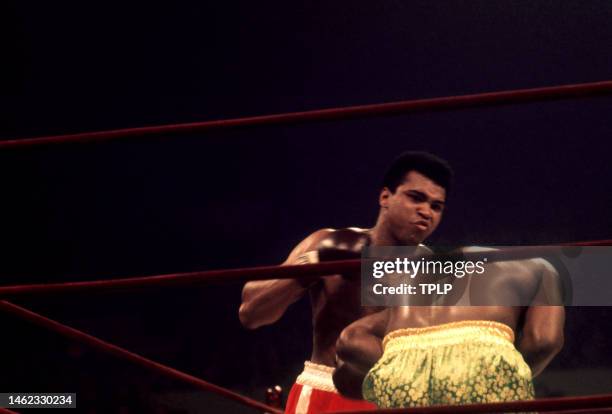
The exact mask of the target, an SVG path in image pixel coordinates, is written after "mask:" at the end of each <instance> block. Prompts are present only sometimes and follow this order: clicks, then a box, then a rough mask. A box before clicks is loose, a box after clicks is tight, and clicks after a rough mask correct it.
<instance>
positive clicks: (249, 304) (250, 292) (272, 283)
mask: <svg viewBox="0 0 612 414" xmlns="http://www.w3.org/2000/svg"><path fill="white" fill-rule="evenodd" d="M307 290H308V285H307V284H305V283H303V282H300V281H298V280H296V279H280V280H262V281H253V282H248V283H247V284H246V285H245V286H244V289H243V291H242V304H241V305H240V309H239V311H238V315H239V317H240V322H241V323H242V325H243V326H244V327H246V328H248V329H256V328H259V327H260V326H263V325H269V324H271V323H274V322H276V321H277V320H279V319H280V317H281V316H282V315H283V313H285V311H286V310H287V308H288V307H289V305H291V304H292V303H294V302H295V301H297V300H298V299H299V298H300V297H302V296H303V295H304V293H305V292H306V291H307Z"/></svg>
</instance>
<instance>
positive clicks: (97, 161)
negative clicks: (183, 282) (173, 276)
mask: <svg viewBox="0 0 612 414" xmlns="http://www.w3.org/2000/svg"><path fill="white" fill-rule="evenodd" d="M0 7H1V8H2V9H1V10H0V19H1V21H0V23H1V24H0V30H1V36H0V38H1V40H0V42H1V44H0V46H1V48H2V68H3V69H4V70H3V72H4V74H3V75H2V78H1V80H0V90H1V93H2V96H1V99H0V105H1V106H0V110H1V113H2V118H3V120H2V122H1V123H0V136H1V137H2V138H3V139H11V138H22V137H34V136H40V135H51V134H63V133H73V132H83V131H92V130H105V129H114V128H124V127H137V126H145V125H158V124H166V123H177V122H191V121H200V120H207V119H220V118H232V117H239V116H249V115H259V114H270V113H278V112H290V111H300V110H308V109H318V108H326V107H335V106H346V105H356V104H367V103H379V102H389V101H395V100H404V99H416V98H427V97H437V96H448V95H457V94H468V93H478V92H487V91H495V90H504V89H516V88H528V87H539V86H553V85H557V84H566V83H579V82H590V81H598V80H607V79H612V54H610V48H611V46H612V25H610V21H611V19H612V4H611V3H610V2H607V1H590V2H557V1H542V0H537V1H532V2H529V3H527V2H518V1H504V2H491V1H485V0H483V1H436V2H429V1H410V2H408V1H354V0H353V1H336V2H305V3H297V2H296V3H289V2H195V1H193V2H181V3H178V4H173V5H170V4H165V5H156V4H152V3H149V4H142V5H136V4H123V3H109V2H93V3H92V2H61V3H60V2H16V1H13V2H3V3H2V6H0ZM611 110H612V98H609V97H599V98H588V99H573V100H567V101H559V102H547V103H531V104H524V105H511V106H504V107H495V108H481V109H469V110H461V111H452V112H440V113H428V114H414V115H410V116H395V117H382V118H376V119H369V120H359V121H341V122H322V123H313V124H308V125H295V126H294V125H291V126H282V127H281V126H278V127H257V128H244V129H238V130H232V131H216V132H211V133H206V134H191V135H187V136H185V135H182V136H164V137H151V138H138V139H133V140H126V141H121V142H109V143H97V144H74V145H60V146H54V147H44V148H42V147H41V148H37V149H30V150H21V149H15V150H4V151H2V152H1V153H0V173H1V177H2V178H1V181H2V186H1V187H0V191H1V194H2V203H1V204H0V205H1V210H0V243H1V244H2V246H0V247H1V248H2V250H1V251H2V256H1V257H2V266H1V269H0V270H1V273H0V274H1V275H2V280H3V283H5V284H15V283H28V282H44V281H54V282H59V281H68V280H85V279H110V278H113V277H123V276H137V275H151V274H160V273H170V272H183V271H192V270H203V269H214V268H230V267H231V268H233V267H244V266H253V265H263V264H274V263H279V262H281V261H282V260H284V257H285V256H286V255H287V254H288V252H289V251H290V249H291V247H292V246H293V245H295V244H296V243H297V242H299V241H300V240H301V239H302V238H303V237H305V236H306V235H307V234H309V233H310V232H312V231H314V230H316V229H318V228H321V227H346V226H363V227H367V226H371V225H372V224H373V222H374V219H375V217H376V213H377V204H376V197H377V194H378V190H379V184H380V179H381V175H382V173H383V171H384V169H385V167H386V165H387V164H388V163H389V161H390V160H391V159H392V158H393V157H394V156H395V155H397V154H398V153H400V152H401V151H404V150H409V149H421V150H428V151H431V152H434V153H436V154H438V155H440V156H442V157H444V158H446V159H448V160H449V162H450V163H451V164H452V165H453V167H454V168H455V171H456V176H457V180H456V185H455V187H454V189H453V192H452V194H451V196H450V198H449V205H448V210H447V212H446V217H445V219H444V221H443V224H442V225H441V226H440V228H439V230H438V232H437V234H436V235H435V237H433V238H432V240H431V241H430V242H431V243H436V242H438V243H452V244H476V243H477V244H491V245H504V244H511V245H514V244H538V243H555V242H561V241H576V240H589V239H607V238H612V231H611V229H612V215H610V214H609V212H610V210H611V209H612V191H611V190H612V188H611V185H610V178H611V175H612V173H611V171H610V156H609V152H610V149H612V144H610V143H609V138H610V137H611V136H612V125H611V122H610V111H611ZM240 288H241V286H240V285H238V284H230V285H227V284H219V285H213V286H197V287H191V288H188V289H184V288H172V289H169V288H166V289H163V290H162V289H157V290H156V289H149V290H139V291H134V292H125V293H114V294H99V295H82V296H65V295H63V296H58V297H54V298H52V299H45V300H41V299H38V300H19V301H17V303H20V304H22V305H24V306H28V307H30V308H32V309H34V310H36V311H39V312H41V313H43V314H45V315H48V316H50V317H53V318H56V319H58V320H60V321H62V322H64V323H67V324H69V325H71V326H74V327H77V328H79V329H82V330H84V331H86V332H89V333H92V334H94V335H96V336H99V337H101V338H103V339H106V340H108V341H110V342H113V343H117V344H119V345H121V346H124V347H126V348H128V349H130V350H133V351H135V352H137V353H140V354H143V355H145V356H147V357H150V358H152V359H155V360H159V361H161V362H163V363H166V364H169V365H171V366H173V367H176V368H179V369H181V370H184V371H187V372H189V373H192V374H194V375H196V376H199V377H201V378H204V379H206V380H209V381H212V382H214V383H217V384H220V385H223V386H226V387H230V388H232V389H234V390H236V391H239V392H242V393H247V394H249V395H251V396H253V397H255V398H257V399H261V398H262V394H263V390H264V389H265V387H267V386H270V385H273V384H276V383H281V384H283V385H285V386H287V385H289V384H290V383H291V382H292V380H293V379H294V377H295V375H297V374H298V373H299V371H300V370H301V364H302V362H303V360H304V359H306V358H307V357H308V354H309V350H310V343H311V334H310V315H309V308H308V306H309V304H308V303H307V301H305V300H304V301H302V302H299V303H298V304H296V305H295V306H293V307H292V308H291V309H290V310H289V311H288V313H287V314H286V315H285V317H284V318H283V319H282V320H281V321H280V322H279V323H278V324H276V325H274V326H271V327H266V328H262V329H260V330H258V331H255V332H248V331H245V330H243V329H242V328H241V327H240V324H239V322H238V319H237V308H238V306H239V303H240ZM611 316H612V312H611V311H610V310H609V309H607V308H569V309H568V320H567V328H566V335H567V338H566V346H565V348H564V350H563V351H562V353H561V354H560V355H559V356H558V357H557V358H556V360H555V361H554V362H553V364H552V365H551V367H550V368H549V370H548V371H547V373H545V374H544V376H543V377H542V379H541V380H540V381H539V383H538V384H539V386H538V393H539V395H541V396H545V395H576V394H589V393H596V392H612V383H611V382H610V379H609V378H610V377H611V375H610V372H611V371H612V358H611V357H610V356H609V353H608V352H607V350H608V349H609V348H610V346H612V336H611V335H610V333H609V319H610V317H611ZM0 322H1V324H2V327H3V336H2V337H3V341H2V348H3V349H2V353H1V354H0V358H1V360H0V366H2V368H3V369H2V371H3V372H2V375H0V390H2V391H6V392H9V391H11V392H12V391H20V392H39V391H40V392H42V391H56V392H60V391H63V392H78V394H79V406H80V409H79V411H81V412H88V413H98V412H100V413H115V412H117V413H119V412H121V413H128V412H129V413H132V412H155V413H157V412H164V413H165V412H176V413H183V412H215V411H239V408H238V406H237V405H230V406H222V405H217V404H222V403H221V402H219V400H218V399H217V398H214V397H211V396H209V395H206V393H201V392H194V391H193V390H192V389H191V388H189V387H186V386H184V385H182V384H179V383H176V382H173V381H168V380H165V379H163V378H161V377H159V376H157V375H156V374H151V373H149V372H147V371H145V370H143V369H140V368H138V367H134V366H133V365H130V364H126V363H123V362H121V361H117V360H115V359H114V358H111V357H107V356H104V355H101V354H100V353H98V352H97V351H93V350H91V349H89V348H87V347H83V346H79V345H76V344H74V343H73V342H71V341H67V340H64V339H62V338H60V337H58V336H57V335H55V334H50V333H48V332H45V331H43V330H40V329H38V328H35V327H32V326H30V325H28V324H27V323H25V322H22V321H20V320H17V319H15V318H13V317H8V316H6V315H2V316H0ZM94 407H95V408H94ZM120 407H122V408H120Z"/></svg>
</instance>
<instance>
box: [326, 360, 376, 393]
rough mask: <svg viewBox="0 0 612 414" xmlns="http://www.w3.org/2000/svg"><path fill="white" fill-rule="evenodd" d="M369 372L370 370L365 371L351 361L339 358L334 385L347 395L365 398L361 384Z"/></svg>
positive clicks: (334, 375)
mask: <svg viewBox="0 0 612 414" xmlns="http://www.w3.org/2000/svg"><path fill="white" fill-rule="evenodd" d="M367 373H368V370H365V371H364V370H363V369H361V368H359V367H356V366H354V365H352V364H350V363H347V362H344V361H342V360H339V361H338V366H337V367H336V369H335V370H334V374H333V380H334V385H335V386H336V389H337V390H338V392H340V394H342V395H344V396H345V397H348V398H353V399H356V400H360V399H362V398H363V396H362V393H361V385H362V384H363V379H364V378H365V376H366V374H367Z"/></svg>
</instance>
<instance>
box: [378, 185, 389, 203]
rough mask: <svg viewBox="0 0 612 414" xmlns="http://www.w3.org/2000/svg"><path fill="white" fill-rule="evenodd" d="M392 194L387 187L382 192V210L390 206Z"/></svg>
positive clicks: (379, 199) (380, 201)
mask: <svg viewBox="0 0 612 414" xmlns="http://www.w3.org/2000/svg"><path fill="white" fill-rule="evenodd" d="M391 194H392V193H391V190H389V189H388V188H387V187H385V188H383V189H382V190H381V192H380V196H379V197H378V205H379V206H380V207H381V208H387V207H388V206H389V197H391Z"/></svg>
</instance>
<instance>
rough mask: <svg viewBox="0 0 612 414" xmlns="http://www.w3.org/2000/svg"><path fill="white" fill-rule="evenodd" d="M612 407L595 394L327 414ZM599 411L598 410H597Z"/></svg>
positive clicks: (443, 413)
mask: <svg viewBox="0 0 612 414" xmlns="http://www.w3.org/2000/svg"><path fill="white" fill-rule="evenodd" d="M610 407H612V394H604V395H595V396H587V397H561V398H541V399H538V400H530V401H510V402H499V403H486V404H465V405H439V406H429V407H413V408H394V409H387V410H376V411H364V410H362V411H337V412H336V411H334V412H329V413H327V414H364V413H372V414H375V413H381V414H400V413H401V414H417V413H418V414H455V413H456V414H461V413H506V412H511V413H515V412H525V411H539V412H551V411H553V412H554V411H556V412H560V413H563V412H564V411H566V410H572V409H580V410H584V409H588V411H586V412H594V411H593V410H595V409H598V408H610ZM595 412H597V411H595Z"/></svg>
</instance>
